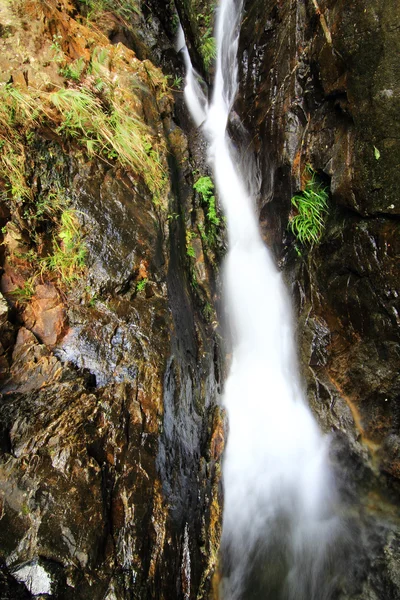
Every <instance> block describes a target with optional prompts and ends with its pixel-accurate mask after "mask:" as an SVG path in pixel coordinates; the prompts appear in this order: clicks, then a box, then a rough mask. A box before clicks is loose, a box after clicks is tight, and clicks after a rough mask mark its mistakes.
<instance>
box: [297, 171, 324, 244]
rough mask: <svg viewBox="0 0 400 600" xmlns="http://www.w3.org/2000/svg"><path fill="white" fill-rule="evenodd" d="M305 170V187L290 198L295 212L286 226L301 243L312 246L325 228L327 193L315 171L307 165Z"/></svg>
mask: <svg viewBox="0 0 400 600" xmlns="http://www.w3.org/2000/svg"><path fill="white" fill-rule="evenodd" d="M307 171H308V174H309V179H308V181H307V183H306V186H305V189H304V190H303V191H302V192H300V193H298V194H296V195H295V196H293V198H292V206H293V207H294V208H295V209H296V211H297V214H296V215H295V216H292V217H291V218H290V219H289V224H288V228H289V229H290V231H292V233H293V234H294V235H295V237H296V239H297V240H298V241H299V242H300V243H301V244H303V245H310V246H313V245H314V244H317V243H318V242H319V241H320V239H321V236H322V233H323V231H324V228H325V220H326V217H327V214H328V211H329V205H328V199H329V193H328V188H327V187H326V186H324V185H323V183H322V182H321V181H320V180H319V179H318V176H317V174H316V173H315V171H313V169H312V168H311V167H307Z"/></svg>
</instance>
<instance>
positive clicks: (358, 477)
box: [0, 0, 400, 600]
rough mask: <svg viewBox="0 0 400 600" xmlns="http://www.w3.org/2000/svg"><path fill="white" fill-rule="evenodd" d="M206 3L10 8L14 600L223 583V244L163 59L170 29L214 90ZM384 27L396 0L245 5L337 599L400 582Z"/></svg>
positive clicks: (247, 111) (251, 138)
mask: <svg viewBox="0 0 400 600" xmlns="http://www.w3.org/2000/svg"><path fill="white" fill-rule="evenodd" d="M215 8H216V7H215V5H214V3H211V2H207V1H205V0H192V2H189V1H187V0H175V3H173V2H167V3H160V2H157V0H148V1H147V2H144V1H134V0H130V1H128V2H123V1H122V0H120V1H118V2H117V3H111V2H107V1H106V0H103V1H102V2H97V1H96V0H91V1H89V0H87V1H78V0H75V1H74V2H70V1H69V0H60V1H58V2H53V1H52V0H48V1H32V0H15V1H13V2H9V1H6V0H4V1H1V2H0V35H1V37H0V44H1V53H0V64H1V75H0V77H1V80H0V84H1V103H2V104H1V106H2V108H1V109H0V117H1V122H0V136H1V137H0V145H1V158H0V187H1V202H0V227H1V237H2V240H1V241H2V243H1V246H0V260H1V268H2V275H1V282H0V284H1V294H2V295H1V297H0V300H1V301H0V318H1V320H0V331H1V338H0V342H1V346H0V351H1V354H0V370H1V393H2V396H1V403H0V412H1V421H0V423H1V429H0V431H1V433H0V442H1V443H0V450H1V457H0V461H1V465H0V517H1V518H0V560H1V563H0V598H4V600H5V599H14V598H15V599H19V598H21V599H23V598H32V597H34V598H60V599H64V598H65V599H75V598H76V599H80V598H82V599H85V600H90V599H93V600H98V599H100V598H104V600H125V599H150V598H151V599H153V598H154V599H168V600H172V599H177V600H180V599H182V600H183V599H185V600H186V599H195V598H196V599H199V600H200V599H202V598H204V599H206V598H216V597H217V596H218V593H217V588H218V552H219V543H220V535H221V522H222V507H223V491H222V489H221V483H220V472H221V459H222V455H223V448H224V441H225V438H226V435H227V427H228V425H227V423H226V419H225V416H224V413H223V411H222V409H221V408H220V402H219V398H220V395H221V392H222V389H223V383H224V379H225V375H226V371H227V367H228V364H229V356H227V352H228V351H229V348H227V347H226V345H225V341H224V333H223V331H222V329H221V326H220V322H222V321H223V319H224V315H223V310H222V309H221V305H220V275H219V273H220V271H219V267H220V265H221V261H222V258H223V255H224V252H225V247H226V239H225V237H226V236H225V232H224V223H223V220H222V216H221V214H220V213H219V212H218V209H215V207H214V210H213V205H212V204H210V196H207V195H204V194H202V193H201V192H199V191H196V188H195V187H194V186H195V185H196V182H198V181H199V180H200V179H201V178H203V177H209V176H210V175H211V174H210V172H209V167H208V165H207V164H206V161H205V146H206V144H205V141H204V139H203V137H202V133H201V131H199V130H197V129H196V128H195V127H194V126H193V124H192V123H191V121H190V118H189V116H188V114H187V111H186V109H185V107H184V103H183V97H182V96H183V94H182V77H183V76H184V74H183V66H182V60H181V57H180V56H179V55H178V54H177V52H176V50H175V38H176V33H177V27H178V23H179V21H180V22H181V24H182V27H183V29H184V31H185V36H186V40H187V44H188V49H189V51H190V54H191V59H192V62H193V64H194V65H195V67H196V68H197V70H198V71H199V72H200V73H201V74H202V76H203V78H204V81H205V82H206V83H208V85H209V86H210V85H211V81H212V75H213V58H214V49H213V35H212V28H213V23H214V13H215ZM399 29H400V9H399V7H398V6H397V3H396V2H395V1H394V0H392V1H389V2H386V3H383V1H382V0H373V1H372V2H369V3H368V5H367V3H356V5H355V6H351V5H348V3H345V2H342V1H340V2H333V1H329V0H326V1H322V0H321V2H319V3H317V2H316V1H315V0H304V1H299V0H279V1H277V2H269V1H267V2H265V1H263V2H261V1H258V0H247V1H246V2H245V3H244V12H243V18H242V24H241V34H240V45H239V65H240V86H239V95H238V98H237V100H236V103H235V106H234V111H233V113H232V115H231V120H230V130H231V134H232V136H233V139H234V140H235V143H236V144H237V146H238V147H239V146H240V147H241V148H246V152H245V153H244V158H243V160H246V159H247V158H249V160H251V162H253V164H255V165H256V172H257V174H258V175H257V177H258V184H259V188H258V212H259V220H260V226H261V230H262V233H263V236H264V238H265V240H266V242H267V244H268V245H269V246H270V247H271V248H272V249H273V251H274V254H275V257H276V261H277V264H278V265H279V266H280V268H281V269H282V271H283V272H284V274H285V278H286V280H287V284H288V286H289V289H290V291H291V292H292V296H293V299H294V302H295V312H296V322H297V340H298V346H299V361H300V365H301V368H302V371H303V376H304V381H305V382H306V386H307V395H308V398H309V402H310V405H311V407H312V409H313V412H314V413H315V415H316V416H317V418H318V421H319V423H320V425H321V427H322V428H323V430H324V431H326V432H329V433H330V435H331V438H332V441H331V448H332V452H331V454H332V457H331V460H332V463H333V465H334V469H335V474H336V479H337V482H338V486H339V490H340V494H341V498H342V506H341V510H342V512H343V518H344V520H345V522H346V526H347V529H348V531H349V532H350V535H348V537H349V538H351V539H350V540H347V541H346V544H345V545H344V548H345V550H344V551H343V563H345V566H346V568H345V569H343V574H342V575H341V578H340V581H338V585H337V592H336V597H337V598H341V599H343V600H344V599H348V600H350V599H352V600H377V599H378V600H396V599H398V598H400V565H399V563H400V520H399V512H398V502H399V494H400V487H399V477H400V463H399V460H400V455H399V448H400V431H399V426H400V413H399V391H400V390H399V375H398V371H399V355H400V351H399V328H398V310H399V306H398V298H399V293H400V292H399V277H398V274H399V272H398V256H399V220H398V215H399V210H400V209H399V202H398V185H397V183H398V179H399V169H398V163H399V157H400V151H399V148H398V145H399V134H398V128H399V122H398V118H397V115H398V109H399V108H400V106H399V104H400V89H399V81H400V77H399V71H400V61H399V58H398V56H399V52H398V50H399V45H400V37H399ZM309 169H312V172H313V173H315V176H316V177H318V178H319V180H320V181H321V185H322V184H323V185H324V187H325V188H326V189H328V190H329V211H328V213H327V217H326V220H325V223H324V231H323V234H322V236H321V238H320V240H319V241H318V243H315V244H311V245H310V244H308V245H307V244H301V243H299V242H298V240H296V237H295V235H294V234H293V232H292V231H291V230H290V227H288V223H290V221H291V219H293V217H294V216H295V213H296V210H295V208H294V206H293V204H292V202H291V199H292V198H293V197H294V195H295V194H296V193H301V192H302V191H304V190H305V189H306V187H307V181H308V179H307V177H308V176H307V173H308V172H309ZM238 285H248V286H251V285H252V282H251V281H247V280H246V273H238ZM265 385H266V386H268V381H266V382H265Z"/></svg>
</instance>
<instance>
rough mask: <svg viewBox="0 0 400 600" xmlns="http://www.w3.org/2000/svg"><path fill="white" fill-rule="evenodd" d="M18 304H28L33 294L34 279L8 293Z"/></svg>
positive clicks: (31, 278)
mask: <svg viewBox="0 0 400 600" xmlns="http://www.w3.org/2000/svg"><path fill="white" fill-rule="evenodd" d="M10 293H11V294H12V295H13V296H14V297H15V299H16V300H18V301H19V302H28V301H29V300H30V299H31V298H32V296H33V294H34V293H35V277H30V278H29V279H27V280H26V281H25V283H24V285H23V286H22V287H19V288H16V289H15V290H13V291H12V292H10Z"/></svg>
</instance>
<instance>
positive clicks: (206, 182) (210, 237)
mask: <svg viewBox="0 0 400 600" xmlns="http://www.w3.org/2000/svg"><path fill="white" fill-rule="evenodd" d="M193 189H194V190H195V191H196V192H197V193H198V194H200V197H201V200H202V203H203V205H204V206H205V209H206V210H205V214H206V220H207V231H205V230H204V227H200V233H201V235H202V238H203V239H204V241H206V242H208V244H211V245H212V244H213V243H214V242H215V238H216V234H217V228H218V227H219V226H220V224H221V219H220V217H219V216H218V214H217V207H216V200H215V195H214V184H213V182H212V179H211V177H208V176H204V177H200V178H199V179H198V180H197V181H196V183H195V184H194V185H193Z"/></svg>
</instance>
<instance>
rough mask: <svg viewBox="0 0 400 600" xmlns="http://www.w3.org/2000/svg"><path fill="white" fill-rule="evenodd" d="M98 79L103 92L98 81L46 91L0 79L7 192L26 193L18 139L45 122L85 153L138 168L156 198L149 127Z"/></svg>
mask: <svg viewBox="0 0 400 600" xmlns="http://www.w3.org/2000/svg"><path fill="white" fill-rule="evenodd" d="M93 65H94V66H93ZM93 65H92V70H94V69H96V70H97V71H99V60H97V61H96V62H94V63H93ZM99 81H103V82H104V84H105V86H107V88H108V92H109V93H108V95H107V97H106V98H105V94H104V90H103V89H99V86H98V88H97V89H96V88H95V89H94V90H92V89H90V88H89V87H88V86H85V85H83V84H81V85H79V86H78V87H69V88H61V89H59V90H56V91H54V92H51V93H47V92H41V91H38V90H33V89H28V90H27V91H22V90H20V89H18V88H15V87H13V86H12V85H0V149H1V150H2V152H1V157H0V176H2V177H3V178H4V179H5V181H6V182H7V186H8V188H9V190H10V191H11V194H12V196H14V197H15V196H17V197H20V198H24V197H25V198H30V197H31V193H30V190H29V188H28V186H27V185H26V181H25V176H24V171H25V155H24V144H25V143H26V138H27V136H29V135H31V133H32V130H34V129H37V128H39V127H40V126H41V125H42V124H46V125H47V126H50V127H51V128H52V129H53V130H54V131H55V132H56V133H57V134H59V135H62V136H65V137H69V138H72V139H74V140H75V141H76V142H78V143H79V144H80V145H82V146H83V147H84V148H85V150H86V152H87V153H88V155H89V156H93V155H98V156H101V157H105V158H107V159H108V160H114V159H115V160H117V161H118V162H119V163H120V164H121V165H122V166H124V167H126V168H128V169H131V170H132V171H133V172H134V173H137V174H140V175H141V176H142V177H143V179H144V181H145V183H146V185H147V187H148V188H149V190H150V192H151V193H152V194H153V198H154V200H155V202H157V201H158V199H159V198H160V196H161V192H162V189H163V188H164V186H165V183H166V173H165V170H164V168H163V166H162V164H161V161H160V156H159V153H158V150H157V149H155V148H154V145H153V138H152V136H151V133H150V130H149V128H148V127H147V125H146V124H145V123H144V122H143V120H142V119H140V118H138V117H136V116H135V115H134V113H133V111H132V113H131V112H130V111H129V108H128V109H127V107H126V105H125V103H124V98H123V97H122V95H118V94H117V93H113V90H112V89H110V86H109V81H108V80H107V78H106V76H105V75H104V77H103V79H102V80H101V79H100V78H99V77H97V80H95V84H96V82H97V85H98V84H99ZM96 92H98V93H99V94H101V95H97V93H96ZM54 109H56V111H57V112H55V111H54Z"/></svg>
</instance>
